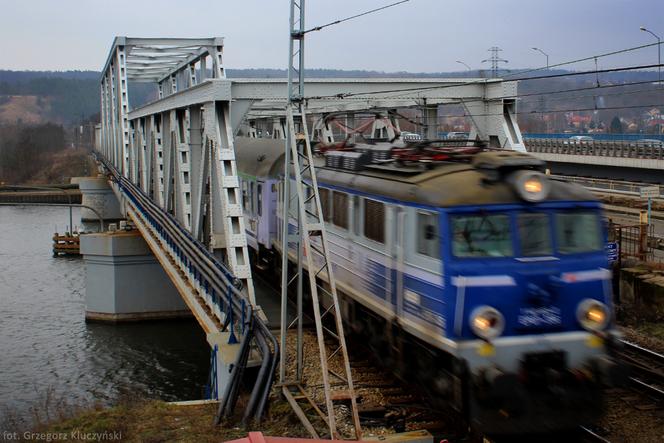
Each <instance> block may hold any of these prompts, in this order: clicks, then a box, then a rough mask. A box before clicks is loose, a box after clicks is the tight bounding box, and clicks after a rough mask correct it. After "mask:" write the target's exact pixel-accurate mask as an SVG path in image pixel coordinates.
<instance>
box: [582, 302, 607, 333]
mask: <svg viewBox="0 0 664 443" xmlns="http://www.w3.org/2000/svg"><path fill="white" fill-rule="evenodd" d="M576 318H577V320H579V323H580V324H581V326H583V328H584V329H586V330H588V331H601V330H602V329H604V328H606V326H607V325H608V324H609V308H608V307H607V306H606V305H605V304H604V303H602V302H601V301H598V300H593V299H590V298H586V299H585V300H583V301H582V302H581V303H579V307H578V308H577V309H576Z"/></svg>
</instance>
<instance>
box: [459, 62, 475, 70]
mask: <svg viewBox="0 0 664 443" xmlns="http://www.w3.org/2000/svg"><path fill="white" fill-rule="evenodd" d="M457 63H459V64H461V65H464V66H465V67H466V69H468V70H469V71H472V69H471V68H470V66H468V65H467V64H466V63H464V62H462V61H461V60H457Z"/></svg>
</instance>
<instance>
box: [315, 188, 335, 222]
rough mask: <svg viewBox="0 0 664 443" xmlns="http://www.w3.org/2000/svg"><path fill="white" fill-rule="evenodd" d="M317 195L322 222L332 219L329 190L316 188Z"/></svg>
mask: <svg viewBox="0 0 664 443" xmlns="http://www.w3.org/2000/svg"><path fill="white" fill-rule="evenodd" d="M318 195H319V197H320V206H321V210H322V211H323V220H325V221H330V219H331V218H332V207H331V206H330V190H329V189H325V188H318Z"/></svg>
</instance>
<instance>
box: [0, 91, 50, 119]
mask: <svg viewBox="0 0 664 443" xmlns="http://www.w3.org/2000/svg"><path fill="white" fill-rule="evenodd" d="M8 98H9V100H8V101H7V103H5V104H3V105H1V106H0V122H4V123H17V122H18V121H21V122H23V123H25V124H36V123H43V122H44V121H46V116H47V115H48V113H49V112H50V111H51V103H50V102H51V99H50V98H49V97H41V100H40V98H39V97H37V96H35V95H13V96H9V97H8Z"/></svg>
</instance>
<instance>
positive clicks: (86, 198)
mask: <svg viewBox="0 0 664 443" xmlns="http://www.w3.org/2000/svg"><path fill="white" fill-rule="evenodd" d="M72 183H78V187H79V189H80V190H81V195H82V201H81V203H82V204H83V205H85V206H90V207H92V208H95V209H96V210H97V212H99V214H100V215H101V217H102V218H103V219H104V220H110V221H114V220H121V219H124V218H125V217H124V214H123V213H122V210H121V208H120V203H119V202H118V199H117V198H116V197H115V194H114V193H113V190H112V189H111V187H110V186H109V185H108V180H107V178H106V177H104V176H101V177H75V178H73V179H72ZM98 220H99V218H98V217H97V215H96V214H95V213H94V212H92V211H91V210H90V209H87V208H84V207H82V208H81V221H82V222H95V221H98Z"/></svg>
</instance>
